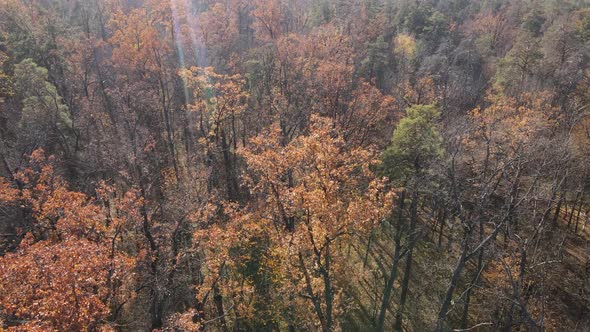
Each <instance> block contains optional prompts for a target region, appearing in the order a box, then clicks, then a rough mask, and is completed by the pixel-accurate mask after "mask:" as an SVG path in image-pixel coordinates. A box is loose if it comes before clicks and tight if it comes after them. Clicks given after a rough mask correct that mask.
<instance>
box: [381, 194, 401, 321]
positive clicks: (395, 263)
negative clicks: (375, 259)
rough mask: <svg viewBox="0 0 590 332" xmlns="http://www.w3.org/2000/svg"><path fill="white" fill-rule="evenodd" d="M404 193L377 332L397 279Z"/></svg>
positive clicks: (383, 318)
mask: <svg viewBox="0 0 590 332" xmlns="http://www.w3.org/2000/svg"><path fill="white" fill-rule="evenodd" d="M405 197H406V191H405V190H404V191H402V193H401V196H400V199H399V207H398V218H397V227H396V229H395V232H396V233H395V248H394V250H393V262H392V263H391V269H390V271H389V277H388V278H387V282H386V283H385V289H384V291H383V299H382V301H381V307H380V308H379V315H378V317H377V324H376V326H377V331H378V332H383V331H384V326H385V315H386V314H387V309H388V308H389V301H390V299H391V293H392V291H393V284H394V283H395V279H396V278H397V268H398V265H399V262H400V257H401V254H400V252H401V248H402V246H401V239H402V229H401V228H402V227H401V226H402V224H403V216H404V203H405Z"/></svg>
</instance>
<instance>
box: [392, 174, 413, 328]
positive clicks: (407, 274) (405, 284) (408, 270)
mask: <svg viewBox="0 0 590 332" xmlns="http://www.w3.org/2000/svg"><path fill="white" fill-rule="evenodd" d="M417 221H418V188H417V185H414V189H413V193H412V204H411V205H410V229H409V232H408V235H409V240H410V241H409V243H408V256H407V257H406V267H405V271H404V279H403V280H402V285H401V287H402V290H401V292H402V293H401V295H400V301H399V307H398V309H397V313H396V315H395V326H394V331H401V330H402V323H403V322H402V320H403V314H404V309H405V305H406V300H407V297H408V290H409V286H410V278H411V275H412V263H413V261H412V259H413V257H412V254H413V252H414V246H415V245H416V242H417V236H416V234H414V233H415V232H416V223H417Z"/></svg>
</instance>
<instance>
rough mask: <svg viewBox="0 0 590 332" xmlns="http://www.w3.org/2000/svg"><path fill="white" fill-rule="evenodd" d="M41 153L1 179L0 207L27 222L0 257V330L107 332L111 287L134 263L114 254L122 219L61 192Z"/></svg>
mask: <svg viewBox="0 0 590 332" xmlns="http://www.w3.org/2000/svg"><path fill="white" fill-rule="evenodd" d="M51 161H52V158H49V159H46V158H45V156H44V153H43V151H42V150H36V151H35V152H34V153H33V155H32V157H31V164H32V166H31V168H27V169H25V170H24V171H22V172H19V173H18V174H17V176H16V177H17V178H18V181H19V183H21V185H20V187H21V188H22V189H15V188H14V187H13V186H14V185H13V184H12V183H10V182H9V181H7V180H5V179H3V181H2V186H1V188H0V192H1V193H2V194H1V195H0V197H1V199H2V202H1V203H2V204H3V205H5V206H6V205H11V204H17V205H21V208H22V209H23V210H25V211H26V212H25V213H26V214H28V216H27V217H28V218H30V223H29V224H27V225H25V227H24V229H23V233H24V234H22V235H21V236H22V241H21V242H20V245H19V246H18V249H17V250H16V252H13V253H8V254H6V255H5V256H3V257H2V258H0V272H1V273H2V279H1V280H0V295H1V296H0V298H1V300H0V306H1V308H2V310H3V314H4V315H5V316H4V317H5V319H6V322H7V323H8V324H9V326H11V327H9V328H8V330H9V331H10V330H15V331H17V330H18V331H21V330H23V329H24V330H27V331H37V330H72V329H74V330H84V331H86V330H95V329H98V328H99V327H102V328H105V329H108V323H107V324H105V321H106V320H107V319H108V318H109V316H110V314H111V306H113V307H114V306H115V305H117V304H118V303H117V301H119V300H120V299H118V296H117V290H118V289H119V288H120V287H121V286H122V283H123V282H124V281H125V279H126V278H127V273H128V272H129V271H130V269H131V268H132V267H133V264H134V260H133V259H132V258H130V257H129V256H128V255H127V254H125V253H124V252H122V251H120V250H119V246H120V240H121V239H120V237H119V236H120V233H121V232H122V231H123V229H125V228H126V227H129V226H130V225H129V224H128V221H127V220H126V219H119V218H116V219H111V218H109V217H108V216H107V214H106V213H105V211H103V210H102V209H101V208H100V206H99V205H98V204H96V203H95V202H93V200H92V199H89V198H88V197H87V196H86V195H84V194H82V193H78V192H73V191H69V190H68V189H67V188H66V184H65V182H64V181H63V179H61V178H60V177H59V176H57V175H56V174H55V173H54V168H53V166H52V165H51Z"/></svg>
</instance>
